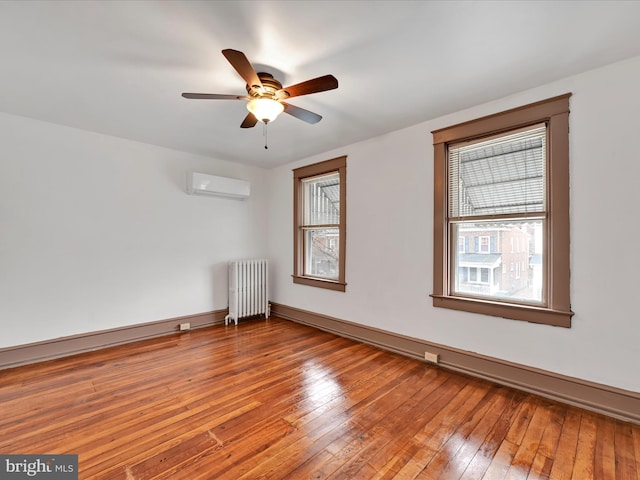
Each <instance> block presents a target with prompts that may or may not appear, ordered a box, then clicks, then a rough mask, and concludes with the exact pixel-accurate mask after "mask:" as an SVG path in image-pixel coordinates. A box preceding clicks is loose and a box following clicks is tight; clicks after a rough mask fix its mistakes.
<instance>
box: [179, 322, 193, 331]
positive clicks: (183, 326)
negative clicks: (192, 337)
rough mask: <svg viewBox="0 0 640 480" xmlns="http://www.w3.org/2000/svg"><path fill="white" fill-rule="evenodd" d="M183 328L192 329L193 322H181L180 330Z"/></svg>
mask: <svg viewBox="0 0 640 480" xmlns="http://www.w3.org/2000/svg"><path fill="white" fill-rule="evenodd" d="M183 330H191V324H190V323H188V322H187V323H181V324H180V331H183Z"/></svg>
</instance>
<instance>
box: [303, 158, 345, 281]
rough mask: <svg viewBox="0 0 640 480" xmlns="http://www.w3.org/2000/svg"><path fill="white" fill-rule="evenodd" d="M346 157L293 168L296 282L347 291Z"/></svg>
mask: <svg viewBox="0 0 640 480" xmlns="http://www.w3.org/2000/svg"><path fill="white" fill-rule="evenodd" d="M346 170H347V157H338V158H334V159H332V160H327V161H325V162H321V163H316V164H313V165H308V166H306V167H301V168H297V169H295V170H293V180H294V184H293V192H294V199H293V202H294V220H293V229H294V248H293V265H294V272H293V282H294V283H299V284H303V285H312V286H316V287H321V288H328V289H331V290H339V291H345V287H346V282H345V246H346V215H345V212H346Z"/></svg>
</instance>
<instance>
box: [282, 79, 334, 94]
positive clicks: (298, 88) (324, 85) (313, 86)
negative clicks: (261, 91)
mask: <svg viewBox="0 0 640 480" xmlns="http://www.w3.org/2000/svg"><path fill="white" fill-rule="evenodd" d="M334 88H338V80H337V79H336V77H334V76H333V75H325V76H324V77H318V78H314V79H311V80H307V81H306V82H301V83H296V84H295V85H291V86H290V87H285V88H283V89H282V90H278V91H277V92H276V96H277V97H278V98H282V99H287V98H291V97H299V96H300V95H309V94H310V93H318V92H325V91H327V90H333V89H334Z"/></svg>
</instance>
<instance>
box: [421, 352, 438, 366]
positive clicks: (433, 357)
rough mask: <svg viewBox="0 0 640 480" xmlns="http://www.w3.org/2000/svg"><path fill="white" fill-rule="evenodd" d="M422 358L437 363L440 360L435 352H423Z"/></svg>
mask: <svg viewBox="0 0 640 480" xmlns="http://www.w3.org/2000/svg"><path fill="white" fill-rule="evenodd" d="M424 359H425V360H426V361H428V362H431V363H438V361H439V360H440V355H438V354H437V353H431V352H424Z"/></svg>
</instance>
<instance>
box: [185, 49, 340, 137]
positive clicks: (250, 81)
mask: <svg viewBox="0 0 640 480" xmlns="http://www.w3.org/2000/svg"><path fill="white" fill-rule="evenodd" d="M222 54H223V55H224V56H225V58H226V59H227V60H228V61H229V63H230V64H231V66H232V67H233V68H235V70H236V72H238V74H240V76H241V77H242V78H243V79H244V81H245V82H247V85H246V89H247V93H248V95H225V94H218V93H183V94H182V96H183V97H184V98H192V99H198V100H247V101H248V102H247V109H248V110H249V113H248V114H247V116H246V117H245V119H244V121H243V122H242V124H241V125H240V127H241V128H252V127H254V126H255V125H256V124H257V123H258V121H261V122H263V123H264V124H267V123H269V122H272V121H273V120H275V118H276V117H277V116H278V115H279V114H280V113H282V112H283V111H284V112H285V113H288V114H289V115H293V116H294V117H296V118H298V119H300V120H302V121H304V122H307V123H318V122H319V121H320V120H322V117H321V116H320V115H318V114H317V113H313V112H310V111H309V110H305V109H304V108H300V107H296V106H295V105H291V104H290V103H287V102H285V101H284V100H287V99H289V98H292V97H299V96H301V95H309V94H311V93H318V92H324V91H327V90H333V89H334V88H338V80H336V78H335V77H334V76H333V75H325V76H323V77H318V78H314V79H311V80H307V81H305V82H301V83H297V84H295V85H291V86H290V87H286V88H282V84H281V83H280V82H279V81H278V80H276V79H275V78H273V75H271V74H269V73H265V72H256V71H255V70H254V68H253V67H252V66H251V63H249V60H247V57H246V56H245V54H244V53H242V52H240V51H238V50H232V49H229V48H228V49H225V50H222Z"/></svg>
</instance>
